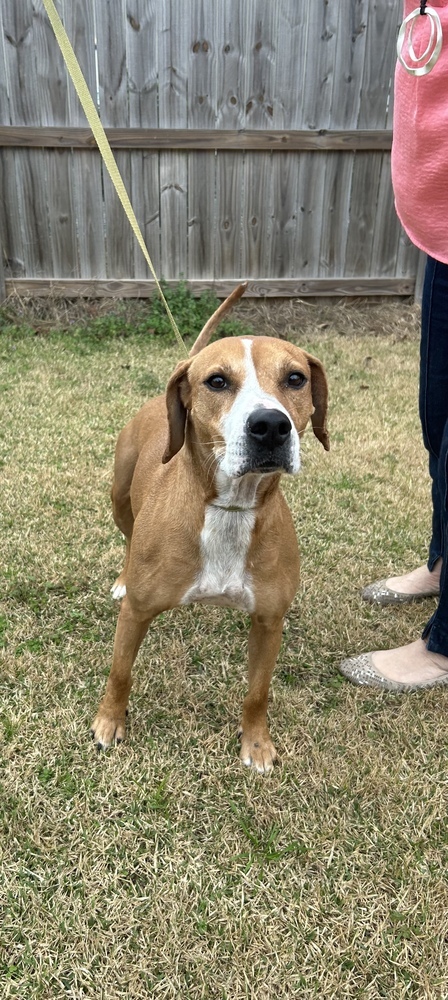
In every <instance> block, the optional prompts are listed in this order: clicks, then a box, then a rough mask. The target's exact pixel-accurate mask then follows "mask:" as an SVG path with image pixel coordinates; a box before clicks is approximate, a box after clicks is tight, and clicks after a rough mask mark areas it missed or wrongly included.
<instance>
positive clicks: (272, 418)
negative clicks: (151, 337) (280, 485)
mask: <svg viewBox="0 0 448 1000" xmlns="http://www.w3.org/2000/svg"><path fill="white" fill-rule="evenodd" d="M174 391H175V392H176V393H177V396H176V397H175V392H174ZM174 398H176V399H177V403H178V411H177V412H178V419H177V423H179V421H182V415H181V414H182V412H183V420H184V423H185V420H186V417H187V414H188V424H189V433H193V434H194V437H195V439H196V443H197V445H198V446H199V448H200V449H201V451H205V452H206V453H207V455H210V454H211V455H212V456H213V457H214V458H215V459H216V463H217V466H218V470H219V471H220V472H222V473H223V474H224V475H226V476H228V477H230V478H239V477H241V476H244V475H245V474H246V473H254V472H255V473H261V474H264V473H267V474H269V473H271V474H272V473H275V472H287V473H295V472H298V471H299V468H300V436H301V434H302V433H303V431H304V430H305V427H306V425H307V423H308V421H309V420H310V418H311V421H312V424H313V429H314V433H315V434H316V436H317V437H318V438H319V439H320V441H321V442H322V444H323V445H324V447H325V448H328V435H327V431H326V407H327V385H326V379H325V375H324V372H323V368H322V365H321V364H320V362H319V361H317V359H315V358H313V357H311V355H309V354H307V353H306V352H305V351H302V350H301V349H300V348H298V347H296V346H295V345H293V344H289V343H287V342H285V341H280V340H274V339H272V338H270V337H256V338H254V339H251V338H235V339H234V338H226V339H224V340H220V341H217V342H215V343H214V344H211V345H209V346H208V347H206V348H204V350H202V351H201V352H200V354H198V355H197V356H196V357H194V358H193V359H192V360H191V361H189V362H182V363H181V364H180V365H179V366H178V369H176V372H175V373H174V376H173V377H172V379H171V380H170V384H169V386H168V391H167V401H168V413H169V415H170V413H171V419H170V428H171V444H170V447H169V449H168V450H167V454H166V456H165V461H166V460H169V458H170V457H171V455H172V454H175V452H176V451H177V450H178V449H179V448H180V447H181V444H182V440H183V436H182V435H183V431H182V433H180V432H176V420H175V419H174V418H173V414H174V413H175V412H176V411H175V407H174V406H173V399H174ZM170 401H171V402H170ZM174 438H175V439H176V443H175V444H174V447H173V439H174ZM205 457H206V456H204V458H205Z"/></svg>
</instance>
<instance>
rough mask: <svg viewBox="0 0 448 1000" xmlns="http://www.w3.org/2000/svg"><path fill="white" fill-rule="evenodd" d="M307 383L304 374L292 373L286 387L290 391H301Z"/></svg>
mask: <svg viewBox="0 0 448 1000" xmlns="http://www.w3.org/2000/svg"><path fill="white" fill-rule="evenodd" d="M306 382H307V378H306V376H305V375H303V374H302V372H290V373H289V375H288V377H287V379H286V385H287V386H288V388H290V389H301V388H302V386H303V385H305V384H306Z"/></svg>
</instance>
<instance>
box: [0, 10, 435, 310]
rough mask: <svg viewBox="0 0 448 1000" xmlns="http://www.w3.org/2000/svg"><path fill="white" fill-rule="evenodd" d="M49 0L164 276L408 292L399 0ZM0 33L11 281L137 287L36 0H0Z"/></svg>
mask: <svg viewBox="0 0 448 1000" xmlns="http://www.w3.org/2000/svg"><path fill="white" fill-rule="evenodd" d="M57 6H58V9H59V11H60V13H61V16H62V18H63V20H64V22H65V25H66V28H67V31H68V34H69V37H70V38H71V40H72V43H73V45H74V48H75V51H76V54H77V56H78V59H79V61H80V64H81V67H82V70H83V72H84V75H85V78H86V81H87V84H88V87H89V89H90V92H91V94H92V96H93V98H94V100H95V101H96V102H97V104H98V107H99V111H100V115H101V119H102V122H103V124H104V126H105V128H106V131H107V134H108V136H109V140H110V142H111V145H112V147H113V149H114V153H115V155H116V158H117V162H118V164H119V167H120V169H121V172H122V175H123V179H124V182H125V186H126V187H127V189H128V192H129V194H130V197H131V201H132V202H133V205H134V210H135V212H136V215H137V218H138V220H139V223H140V226H141V229H142V232H143V235H144V238H145V241H146V244H147V246H148V250H149V252H150V255H151V257H152V259H153V262H154V264H155V267H156V270H157V273H158V274H159V275H160V276H161V277H165V278H167V279H169V280H176V279H179V278H180V277H184V278H186V279H188V281H190V282H193V285H192V287H196V283H197V282H201V281H202V282H204V281H205V282H214V283H219V282H224V283H226V282H227V281H233V280H234V279H235V278H240V277H248V278H249V279H250V280H252V292H253V293H257V294H274V292H273V291H272V289H275V288H276V287H277V286H278V288H280V289H281V291H280V292H279V293H278V294H281V295H284V294H299V295H301V294H310V292H309V289H310V288H314V287H316V288H317V287H319V289H320V291H319V294H326V293H325V292H324V293H322V292H321V289H322V288H323V287H324V286H323V285H322V282H325V281H329V282H330V284H331V288H332V289H334V287H336V286H337V287H339V283H340V282H342V283H343V284H342V285H341V288H342V287H343V288H344V289H345V291H343V292H341V294H347V289H349V288H350V289H352V291H353V290H354V289H356V290H357V291H356V294H360V292H359V288H360V287H363V288H364V287H365V288H372V287H373V285H372V282H373V283H374V282H376V281H379V282H381V287H386V286H387V287H390V288H392V287H393V288H394V289H396V288H397V287H399V288H401V289H406V291H403V292H402V294H408V289H409V287H411V286H412V282H413V281H414V280H415V275H416V270H417V265H418V253H417V251H416V250H415V248H414V247H413V246H412V245H411V244H410V243H409V240H407V239H406V238H405V237H404V235H403V232H402V230H401V227H400V225H399V223H398V220H397V218H396V216H395V213H394V210H393V194H392V188H391V181H390V148H391V138H392V132H391V125H392V106H393V89H392V81H393V72H394V65H395V40H396V34H397V26H398V21H399V18H400V13H401V11H400V4H399V3H398V0H375V3H374V4H372V3H370V2H369V0H339V2H338V3H336V2H329V0H314V2H313V3H303V2H302V0H300V2H298V0H271V2H270V3H269V4H268V3H267V2H266V0H251V2H250V3H248V4H242V3H241V0H220V2H219V3H218V4H216V3H214V2H212V0H191V2H190V3H188V4H185V0H57ZM0 35H1V37H0V45H1V50H0V243H1V245H2V247H3V254H4V260H5V274H6V278H7V280H11V279H25V278H26V279H30V280H35V279H38V280H40V279H42V280H43V281H44V282H45V281H52V280H54V279H59V280H61V281H62V282H68V283H69V284H68V286H67V287H70V288H73V287H75V286H73V285H71V284H70V283H71V282H72V281H81V282H83V281H85V280H86V281H92V280H93V281H95V280H96V281H97V282H99V284H97V285H89V288H90V289H92V288H93V287H97V288H98V289H101V288H102V287H103V284H102V282H103V281H104V280H105V279H110V281H117V280H118V281H119V282H124V283H125V284H124V285H123V286H121V285H120V286H119V287H125V288H126V289H131V290H132V289H133V290H134V291H133V292H131V291H128V290H127V291H126V292H125V294H140V291H139V288H140V283H143V287H145V285H146V279H148V277H149V275H148V268H147V264H146V262H145V260H144V257H143V255H142V254H141V251H140V249H139V247H138V245H137V243H136V241H135V238H134V235H133V233H132V230H131V229H130V226H129V223H128V220H127V219H126V216H125V214H124V212H123V209H122V206H121V204H120V202H119V200H118V198H117V196H116V194H115V192H114V190H113V189H112V187H111V183H110V180H109V177H108V175H107V174H106V172H105V168H104V167H103V165H102V162H101V159H100V155H99V152H98V150H97V149H96V146H95V143H94V140H93V137H92V134H91V131H90V129H89V128H88V126H87V123H86V121H85V117H84V113H83V111H82V109H81V108H80V104H79V101H78V98H77V97H76V95H75V93H74V90H73V87H72V84H71V83H70V82H69V80H68V78H67V73H66V70H65V68H64V65H63V60H62V58H61V55H60V53H59V50H58V47H57V45H56V42H55V39H54V36H53V33H52V30H51V27H50V25H49V23H48V20H47V18H46V14H45V11H44V8H43V4H42V0H20V3H19V2H18V0H17V2H14V3H12V2H11V0H0ZM96 53H97V55H96ZM128 282H129V283H130V284H127V283H128ZM316 282H317V285H315V284H314V283H316ZM347 282H348V283H347ZM389 282H392V283H395V284H392V285H388V284H387V283H389ZM397 282H398V284H397ZM335 283H336V285H335ZM385 283H386V285H385ZM39 287H41V288H42V287H43V286H42V285H39ZM58 287H60V286H58ZM77 287H78V286H77ZM104 287H107V289H108V293H109V292H110V290H111V285H110V284H107V285H105V286H104ZM115 287H117V286H115V285H114V288H115ZM198 287H199V286H198ZM220 287H221V286H220ZM286 289H287V290H288V292H286V291H285V290H286ZM303 289H304V290H303ZM101 294H102V293H101ZM316 294H317V293H316ZM328 294H330V293H328ZM331 294H334V292H331ZM336 294H337V293H336ZM365 294H370V293H369V291H366V292H365Z"/></svg>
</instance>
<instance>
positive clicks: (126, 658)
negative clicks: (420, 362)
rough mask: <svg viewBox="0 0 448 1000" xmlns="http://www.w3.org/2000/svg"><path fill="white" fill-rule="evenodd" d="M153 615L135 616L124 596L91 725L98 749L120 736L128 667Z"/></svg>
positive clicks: (127, 690) (121, 735) (127, 684)
mask: <svg viewBox="0 0 448 1000" xmlns="http://www.w3.org/2000/svg"><path fill="white" fill-rule="evenodd" d="M153 617H154V616H153V615H151V617H149V618H146V619H142V618H141V617H140V616H139V615H136V614H135V613H134V611H133V610H132V608H131V607H130V604H129V600H128V598H127V597H125V599H124V601H123V603H122V605H121V608H120V614H119V615H118V622H117V631H116V633H115V644H114V656H113V661H112V669H111V672H110V674H109V679H108V681H107V685H106V691H105V693H104V697H103V700H102V702H101V704H100V706H99V709H98V713H97V715H96V718H95V719H94V721H93V723H92V728H91V734H92V739H93V740H95V743H96V744H97V745H98V748H99V749H105V748H106V747H110V746H113V744H114V743H121V742H122V740H123V739H124V734H125V726H126V709H127V706H128V700H129V692H130V690H131V683H132V682H131V671H132V666H133V663H134V660H135V658H136V656H137V653H138V651H139V649H140V645H141V643H142V642H143V639H144V637H145V635H146V632H147V631H148V626H149V624H150V622H151V621H152V618H153Z"/></svg>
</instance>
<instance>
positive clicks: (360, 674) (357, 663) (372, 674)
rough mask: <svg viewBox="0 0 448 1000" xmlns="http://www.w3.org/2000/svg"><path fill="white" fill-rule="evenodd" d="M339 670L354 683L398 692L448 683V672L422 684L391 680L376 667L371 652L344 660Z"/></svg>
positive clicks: (441, 685) (420, 689)
mask: <svg viewBox="0 0 448 1000" xmlns="http://www.w3.org/2000/svg"><path fill="white" fill-rule="evenodd" d="M339 671H340V673H341V674H343V675H344V677H346V678H347V680H349V681H352V682H353V684H360V685H361V686H364V687H374V688H381V689H382V690H383V691H396V692H397V693H406V692H408V691H422V690H423V689H426V688H432V687H443V686H446V685H447V684H448V672H447V673H446V675H444V676H443V677H436V678H434V679H433V680H430V681H423V682H422V683H421V684H402V683H401V682H400V681H390V680H389V679H388V678H387V677H383V675H382V674H381V673H380V672H379V670H377V668H376V667H374V665H373V660H372V654H371V653H361V655H360V656H353V657H352V658H351V659H349V660H343V662H342V663H341V665H340V667H339Z"/></svg>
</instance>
